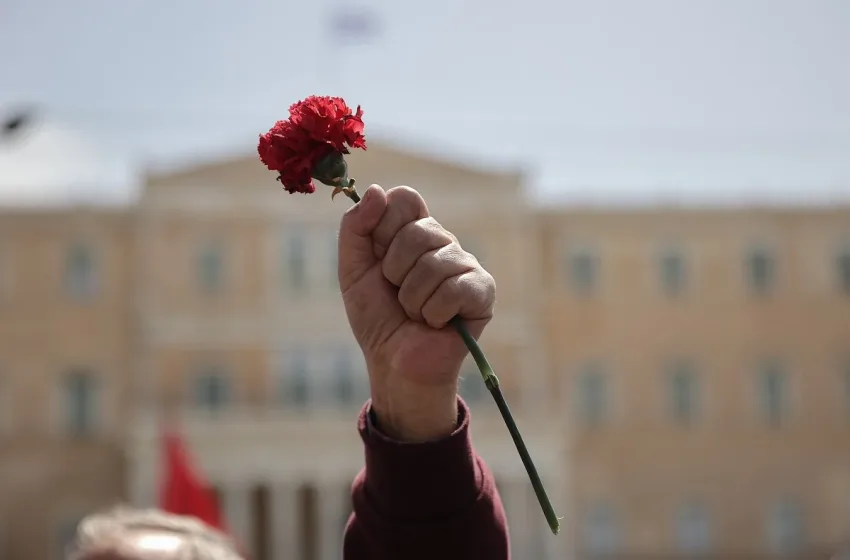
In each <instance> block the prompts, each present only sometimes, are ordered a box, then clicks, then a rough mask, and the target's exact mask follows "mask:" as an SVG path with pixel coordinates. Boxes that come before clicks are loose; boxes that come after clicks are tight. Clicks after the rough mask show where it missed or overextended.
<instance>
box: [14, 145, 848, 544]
mask: <svg viewBox="0 0 850 560" xmlns="http://www.w3.org/2000/svg"><path fill="white" fill-rule="evenodd" d="M351 167H352V174H353V175H354V176H355V177H357V178H358V180H359V181H360V182H361V184H362V185H363V186H365V185H367V184H368V183H369V182H376V183H380V184H382V185H384V186H394V185H397V184H409V185H412V186H414V187H416V188H418V189H419V190H420V191H421V192H422V193H423V195H424V196H425V197H426V199H427V200H428V202H429V206H430V208H431V210H432V213H433V214H434V215H435V216H436V217H437V219H439V220H440V221H441V222H442V223H444V224H445V225H446V226H447V227H449V228H450V229H451V230H452V231H454V232H455V233H457V235H458V237H459V239H460V240H461V243H462V244H463V245H464V246H466V247H467V248H468V249H470V250H471V251H472V252H474V253H475V254H476V255H477V256H478V257H479V259H480V260H481V261H482V262H483V263H484V264H485V266H487V268H488V269H489V270H490V271H491V272H492V273H493V275H494V277H495V278H496V280H497V283H498V292H499V296H498V297H499V300H498V309H497V318H496V319H495V320H494V322H493V323H492V325H491V326H490V327H489V328H488V331H487V332H486V333H485V336H484V337H483V338H482V344H483V345H484V347H485V350H486V351H487V354H488V356H489V357H490V359H491V361H492V362H493V364H494V366H495V367H496V370H497V373H498V374H499V377H500V379H501V381H502V385H503V388H504V390H505V393H506V396H507V398H508V401H509V403H510V404H511V407H512V409H513V410H514V411H515V414H516V415H517V417H518V420H519V423H520V426H521V428H522V430H523V433H524V435H525V437H526V438H527V443H528V445H529V447H530V449H531V451H532V454H533V456H534V458H535V460H536V462H537V464H538V467H539V468H540V470H541V473H542V474H543V476H544V478H545V479H546V484H547V488H548V489H549V491H550V493H551V495H552V497H553V501H554V503H555V506H556V509H557V510H558V511H559V513H562V514H563V515H564V516H565V517H566V519H565V531H564V533H563V534H562V535H561V536H560V537H553V536H551V534H549V533H548V529H547V527H546V525H545V523H544V522H543V519H542V516H541V514H540V512H539V508H538V506H537V505H536V502H535V500H534V496H533V493H532V492H531V491H530V488H529V485H528V483H527V477H526V474H525V472H524V470H523V468H522V465H521V463H520V461H519V459H518V457H517V455H516V452H515V450H514V448H513V445H512V443H511V441H510V439H509V437H508V434H507V432H506V430H505V428H504V426H503V424H502V422H501V419H500V418H499V416H498V413H497V412H496V411H495V407H494V406H493V405H492V403H491V402H490V400H489V396H488V395H487V394H486V392H484V391H482V384H481V382H480V379H478V378H477V377H476V375H477V373H476V372H475V370H474V369H472V368H467V370H466V374H467V375H465V377H464V380H463V382H462V384H461V392H462V393H463V394H464V395H465V396H466V397H467V399H468V400H469V401H470V402H471V404H472V407H473V411H474V412H473V413H474V423H473V436H474V438H475V442H476V445H477V447H478V449H479V450H480V451H481V453H482V454H483V455H484V457H485V459H486V460H487V461H488V463H489V464H490V466H491V467H492V468H493V470H494V472H495V473H496V475H497V477H498V479H499V485H500V489H501V491H502V495H503V498H504V501H505V504H506V508H507V512H508V516H509V521H510V523H511V529H512V540H513V547H514V557H515V558H517V559H521V560H524V559H535V560H536V559H540V560H546V559H562V558H595V557H602V556H606V555H611V554H619V555H625V556H632V557H636V556H642V557H652V558H655V557H659V556H667V557H685V556H691V555H704V554H710V553H713V554H715V555H716V557H723V558H729V557H733V556H741V555H758V554H769V553H771V552H772V551H774V550H775V551H777V552H782V551H784V552H789V551H794V550H798V549H803V548H805V549H806V550H809V549H811V548H813V547H823V548H825V549H828V548H830V547H832V546H833V545H835V544H837V543H838V542H840V541H841V540H842V539H848V538H850V369H848V368H849V367H850V208H847V207H845V208H833V209H822V210H812V209H794V210H770V211H768V210H741V209H725V210H685V209H670V210H660V209H659V210H634V209H632V210H627V209H623V210H616V209H607V210H582V209H575V208H573V209H568V210H558V209H552V208H548V209H542V210H541V209H537V208H533V207H532V206H531V205H530V204H529V203H528V202H527V199H526V196H527V193H526V192H525V191H524V189H523V177H522V176H521V175H520V174H517V173H508V172H506V173H498V174H494V173H485V172H482V171H479V170H474V169H465V168H462V167H459V166H457V165H454V164H452V163H448V162H445V161H438V160H435V159H431V158H428V157H425V156H422V155H413V154H410V153H404V152H400V151H396V150H392V149H389V148H381V147H378V146H376V147H375V148H370V150H369V152H366V153H363V154H356V155H354V156H352V157H351ZM348 204H349V201H347V200H346V199H343V198H341V197H339V198H338V199H337V200H336V201H334V202H333V203H331V202H330V200H329V195H328V194H325V193H324V192H321V191H320V193H319V194H316V195H314V196H302V195H287V194H286V193H283V192H281V191H280V190H279V185H278V184H277V183H275V181H274V176H273V174H272V173H271V172H268V171H266V170H265V169H264V168H263V167H262V166H261V165H259V164H258V163H257V161H256V159H255V158H254V157H253V155H250V154H249V155H247V156H246V157H244V158H235V159H233V160H228V161H219V162H214V163H210V164H199V165H197V166H190V167H187V168H183V169H179V170H176V171H172V172H168V173H158V174H156V175H151V176H149V177H148V178H147V180H146V181H145V187H144V189H143V191H142V193H141V195H140V197H139V199H138V200H137V201H136V202H135V203H134V204H133V205H132V206H131V207H129V208H127V209H125V210H121V211H112V210H110V211H107V210H94V209H89V210H85V209H73V208H66V209H62V210H51V211H41V212H35V211H23V210H15V209H8V210H5V211H4V212H3V213H2V214H0V429H2V430H1V431H0V433H2V435H0V473H2V476H0V559H3V560H5V559H7V558H8V559H10V560H29V559H31V558H42V557H44V558H50V557H53V558H56V557H58V556H59V555H60V553H61V547H62V543H63V540H64V539H66V538H67V535H68V533H69V531H70V528H71V527H72V526H73V522H74V521H75V520H76V519H78V518H79V516H81V515H83V514H84V513H86V512H87V511H90V510H91V509H92V508H97V507H102V506H104V505H108V504H110V503H112V502H113V501H115V500H119V499H125V500H129V501H131V502H134V503H136V504H138V505H152V504H155V503H156V500H157V488H158V480H159V475H160V473H159V468H160V456H159V454H160V448H159V445H160V441H159V430H158V421H159V420H160V419H161V418H162V417H163V416H164V415H165V414H166V413H167V414H169V415H170V416H171V417H174V418H177V419H178V420H179V421H180V425H181V427H182V430H183V433H184V435H185V437H186V439H187V441H188V443H189V445H190V446H191V451H192V453H193V455H194V458H195V460H196V461H197V462H198V463H199V464H200V465H201V466H202V468H203V470H204V471H205V472H206V474H207V476H208V477H209V478H210V480H211V481H212V482H213V483H214V485H215V486H216V489H217V491H218V494H219V497H220V499H221V502H222V505H223V507H224V510H225V513H226V515H227V517H228V521H229V523H230V525H231V526H232V527H233V529H234V531H235V532H236V533H237V535H238V536H240V537H241V539H242V540H243V542H245V543H246V544H247V547H248V548H249V549H250V550H251V552H252V553H253V557H254V558H255V559H256V560H265V559H274V560H280V559H282V558H294V559H296V560H330V559H337V558H339V556H340V554H339V548H340V538H341V534H342V527H343V524H344V522H345V520H346V519H347V516H348V514H349V512H350V504H349V502H348V490H349V485H350V482H351V479H352V477H353V475H354V474H355V472H356V471H357V470H358V469H359V468H360V466H361V465H362V449H361V444H360V442H359V440H358V438H357V436H356V432H355V429H354V416H355V414H356V412H357V410H358V408H359V407H360V405H361V404H362V402H363V401H364V399H365V398H366V395H367V394H368V386H367V381H366V376H365V371H364V366H363V363H362V358H361V357H360V356H359V354H358V351H357V348H356V346H355V344H354V341H353V339H352V337H351V334H350V333H349V331H348V326H347V322H346V319H345V315H344V312H343V308H342V304H341V301H340V296H339V293H338V288H337V286H336V276H335V266H336V260H335V259H336V253H335V251H336V230H337V226H338V223H339V218H340V215H341V213H342V212H343V211H344V209H345V208H346V207H347V206H348Z"/></svg>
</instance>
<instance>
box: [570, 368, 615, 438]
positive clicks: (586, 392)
mask: <svg viewBox="0 0 850 560" xmlns="http://www.w3.org/2000/svg"><path fill="white" fill-rule="evenodd" d="M577 396H578V403H577V408H578V413H579V418H580V420H581V422H582V423H583V424H584V425H585V426H591V427H592V426H597V425H599V424H602V423H603V422H604V421H605V418H606V417H607V415H608V380H607V376H606V375H605V372H604V371H603V370H602V367H601V366H599V365H597V364H588V365H586V366H584V368H583V369H582V371H581V372H580V373H579V376H578V391H577Z"/></svg>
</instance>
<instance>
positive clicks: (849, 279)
mask: <svg viewBox="0 0 850 560" xmlns="http://www.w3.org/2000/svg"><path fill="white" fill-rule="evenodd" d="M835 268H836V269H837V270H836V273H837V274H838V286H839V289H840V290H841V291H842V293H844V294H845V295H850V249H844V250H843V251H841V252H840V253H839V254H838V257H837V258H836V259H835Z"/></svg>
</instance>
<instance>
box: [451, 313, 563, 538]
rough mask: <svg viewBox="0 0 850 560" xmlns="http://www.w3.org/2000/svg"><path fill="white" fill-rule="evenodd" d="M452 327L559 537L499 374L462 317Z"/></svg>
mask: <svg viewBox="0 0 850 560" xmlns="http://www.w3.org/2000/svg"><path fill="white" fill-rule="evenodd" d="M449 323H451V325H452V326H453V327H454V328H455V330H456V331H457V332H458V334H460V336H461V338H462V339H463V342H464V343H465V344H466V347H467V349H469V353H470V354H471V355H472V358H473V359H474V360H475V363H476V365H477V366H478V370H479V371H480V372H481V377H483V378H484V385H485V386H486V387H487V390H488V391H490V394H491V395H493V400H494V401H496V406H497V407H498V408H499V412H501V413H502V419H503V420H504V421H505V425H506V426H507V427H508V432H510V434H511V439H513V440H514V445H515V446H516V450H517V451H518V452H519V458H520V459H522V464H523V465H524V466H525V471H526V472H527V473H528V478H529V479H530V480H531V487H532V488H534V494H535V495H537V501H538V502H539V503H540V507H541V508H542V509H543V515H544V516H546V521H547V523H549V528H550V529H551V530H552V533H553V534H555V535H557V534H558V531H559V530H560V529H561V523H560V520H559V519H558V516H557V514H556V513H555V509H554V508H553V507H552V502H551V501H549V496H548V495H547V494H546V489H545V488H544V487H543V481H542V480H540V475H539V474H538V473H537V467H535V466H534V461H532V460H531V454H530V453H529V452H528V448H527V447H526V446H525V442H524V441H523V440H522V435H521V434H520V433H519V428H518V427H517V425H516V421H515V420H514V417H513V414H511V409H510V408H509V407H508V403H507V401H505V397H504V395H503V394H502V389H501V387H499V378H498V377H496V374H495V373H493V367H492V366H491V365H490V362H488V361H487V357H486V356H485V355H484V351H483V350H481V347H480V346H479V345H478V341H476V340H475V337H473V336H472V334H471V333H470V332H469V329H467V328H466V324H465V323H464V322H463V320H462V319H461V318H460V317H458V316H455V317H454V318H453V319H452V320H451V321H449Z"/></svg>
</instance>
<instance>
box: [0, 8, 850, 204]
mask: <svg viewBox="0 0 850 560" xmlns="http://www.w3.org/2000/svg"><path fill="white" fill-rule="evenodd" d="M340 6H349V7H355V8H357V7H360V8H364V9H368V10H371V11H372V12H373V13H374V15H375V22H376V24H377V28H378V29H377V32H376V33H375V34H373V35H372V36H371V37H369V38H368V39H366V40H364V41H363V42H362V44H360V45H344V44H340V42H339V41H334V40H333V37H334V35H333V33H332V32H331V30H332V28H331V26H330V17H331V15H332V14H333V13H334V10H338V9H339V8H340ZM0 69H2V74H0V110H2V108H3V107H4V106H5V107H8V106H9V104H10V103H37V104H41V105H42V106H43V107H45V109H46V111H47V116H48V117H49V119H50V120H51V121H56V122H62V123H63V124H64V125H66V126H69V127H72V128H74V129H75V130H76V131H77V132H82V133H84V135H85V136H86V137H87V138H88V139H89V140H91V141H92V142H94V143H95V144H97V145H98V146H99V148H98V150H100V151H101V152H102V154H108V157H109V158H111V159H113V160H114V159H115V158H118V159H122V160H123V159H124V158H131V159H132V160H134V161H162V160H163V159H167V160H173V159H175V158H178V159H179V158H186V157H192V156H195V157H197V156H203V155H205V154H210V153H222V152H240V151H241V152H245V153H250V152H251V151H252V150H253V149H254V147H255V144H256V137H257V134H258V133H260V132H263V131H265V130H267V129H268V128H269V126H270V125H271V124H272V123H273V122H274V121H275V120H276V119H278V118H284V117H285V116H286V109H287V107H288V105H289V104H290V103H292V102H293V101H295V100H297V99H299V98H302V97H304V96H306V95H309V94H312V93H324V94H332V95H343V96H344V97H346V99H347V100H348V101H349V102H350V103H351V104H355V105H356V104H361V105H362V106H363V107H364V109H365V111H366V115H365V118H366V122H367V132H371V133H372V134H373V135H380V136H381V137H387V138H389V139H404V140H405V142H410V143H413V144H415V145H422V146H425V147H427V148H428V149H429V150H431V151H436V152H440V151H443V152H446V153H451V154H455V155H456V154H458V153H460V154H466V156H465V157H470V158H475V159H476V160H481V161H498V162H503V163H504V162H508V163H512V162H516V163H518V164H522V165H523V166H524V167H527V168H528V169H529V170H530V171H531V172H532V178H533V183H534V185H535V188H536V189H537V190H538V191H539V192H542V193H546V194H549V195H559V196H562V197H563V196H566V197H567V198H569V197H573V198H582V197H585V198H586V197H588V196H593V193H594V192H598V193H603V194H601V195H599V196H604V197H609V198H610V197H616V198H619V199H628V198H640V197H648V196H656V197H661V198H665V197H666V198H667V199H675V198H678V197H681V198H683V199H684V198H689V197H698V196H703V194H704V193H705V192H706V190H707V189H709V188H712V189H713V191H715V192H716V191H723V190H724V189H725V190H726V191H727V194H729V195H732V194H735V195H736V196H743V197H748V196H751V197H753V198H759V197H762V198H763V197H765V196H771V195H774V194H775V195H776V196H785V197H788V196H792V195H793V196H798V197H800V196H809V195H812V196H814V195H816V194H817V193H818V192H820V193H821V195H822V196H825V197H835V196H838V195H839V194H840V193H841V192H846V193H848V195H847V197H848V198H850V2H848V1H846V0H798V1H791V0H593V1H590V0H586V1H584V2H578V1H572V0H560V1H557V0H522V1H508V0H429V1H428V2H421V1H420V2H414V1H412V0H359V1H358V2H354V1H353V0H310V1H309V2H293V1H291V0H283V1H271V0H267V1H259V0H239V2H236V1H233V0H228V1H224V0H143V1H142V0H120V1H116V0H74V1H68V0H0ZM53 144H57V142H53ZM4 150H5V152H4ZM86 150H87V153H89V152H92V151H93V150H94V148H92V147H91V146H90V147H87V148H86ZM19 151H20V150H19ZM36 155H37V154H36ZM31 156H32V154H31ZM15 157H16V158H17V159H15V161H17V162H18V163H17V164H15V165H17V167H16V169H18V171H17V173H19V174H20V173H21V172H22V171H21V169H23V167H22V164H21V163H20V162H21V161H22V160H23V159H26V158H25V157H24V156H22V155H20V154H17V155H16V156H15ZM4 158H5V159H4ZM12 161H13V160H12V159H11V152H10V149H9V148H2V147H0V181H2V178H3V167H4V166H5V168H6V170H7V173H6V174H7V176H8V175H9V171H8V170H9V169H11V168H12V167H13V164H12ZM4 162H5V163H4ZM27 165H29V164H27ZM16 180H20V177H19V175H18V179H16ZM6 182H7V183H8V182H9V181H8V180H7V181H6ZM804 190H805V193H804V194H801V193H803V191H804ZM700 193H703V194H700Z"/></svg>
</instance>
